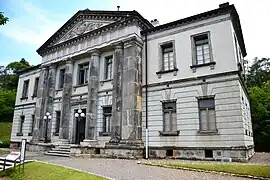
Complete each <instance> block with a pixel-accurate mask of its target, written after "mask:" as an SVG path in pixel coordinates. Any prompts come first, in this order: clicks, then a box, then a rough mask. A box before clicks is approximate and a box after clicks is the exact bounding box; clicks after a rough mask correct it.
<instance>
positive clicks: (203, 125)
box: [200, 109, 207, 131]
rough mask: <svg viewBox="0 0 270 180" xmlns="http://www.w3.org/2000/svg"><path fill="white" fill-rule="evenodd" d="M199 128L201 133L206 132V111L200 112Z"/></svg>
mask: <svg viewBox="0 0 270 180" xmlns="http://www.w3.org/2000/svg"><path fill="white" fill-rule="evenodd" d="M200 128H201V130H202V131H206V130H207V111H206V110H205V109H204V110H200Z"/></svg>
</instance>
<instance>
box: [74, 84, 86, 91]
mask: <svg viewBox="0 0 270 180" xmlns="http://www.w3.org/2000/svg"><path fill="white" fill-rule="evenodd" d="M87 85H88V83H86V84H79V85H76V86H73V89H74V91H76V89H77V88H80V87H86V86H87Z"/></svg>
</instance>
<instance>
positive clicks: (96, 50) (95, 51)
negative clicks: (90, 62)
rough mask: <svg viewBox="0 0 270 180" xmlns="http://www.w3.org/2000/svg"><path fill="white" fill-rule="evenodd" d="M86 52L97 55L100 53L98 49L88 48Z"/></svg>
mask: <svg viewBox="0 0 270 180" xmlns="http://www.w3.org/2000/svg"><path fill="white" fill-rule="evenodd" d="M87 53H88V54H90V56H99V55H100V51H99V50H98V49H93V50H89V51H87Z"/></svg>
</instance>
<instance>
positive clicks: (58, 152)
mask: <svg viewBox="0 0 270 180" xmlns="http://www.w3.org/2000/svg"><path fill="white" fill-rule="evenodd" d="M48 152H49V153H57V154H70V152H66V151H48Z"/></svg>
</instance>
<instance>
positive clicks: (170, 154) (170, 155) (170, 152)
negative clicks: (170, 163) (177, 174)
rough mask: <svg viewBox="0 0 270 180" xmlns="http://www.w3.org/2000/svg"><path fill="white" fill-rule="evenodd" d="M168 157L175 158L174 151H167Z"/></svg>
mask: <svg viewBox="0 0 270 180" xmlns="http://www.w3.org/2000/svg"><path fill="white" fill-rule="evenodd" d="M166 156H167V157H172V156H173V150H172V149H168V150H166Z"/></svg>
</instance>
